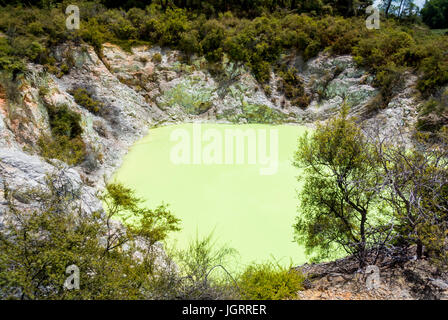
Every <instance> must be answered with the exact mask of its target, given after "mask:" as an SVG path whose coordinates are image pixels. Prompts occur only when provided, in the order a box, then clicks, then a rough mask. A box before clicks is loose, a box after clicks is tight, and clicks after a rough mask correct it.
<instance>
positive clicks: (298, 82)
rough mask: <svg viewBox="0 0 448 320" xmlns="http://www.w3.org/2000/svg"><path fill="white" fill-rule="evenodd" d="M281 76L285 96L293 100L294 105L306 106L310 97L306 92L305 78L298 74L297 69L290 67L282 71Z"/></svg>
mask: <svg viewBox="0 0 448 320" xmlns="http://www.w3.org/2000/svg"><path fill="white" fill-rule="evenodd" d="M279 76H280V77H281V78H282V81H281V86H280V88H282V89H283V91H284V93H285V96H286V97H287V98H289V99H290V100H291V103H292V105H295V106H298V107H300V108H303V109H304V108H306V107H307V106H308V104H309V100H310V98H309V97H308V96H307V95H306V94H305V89H304V87H303V80H302V79H301V78H300V77H299V76H298V75H297V70H296V69H295V68H290V69H288V70H286V71H280V72H279Z"/></svg>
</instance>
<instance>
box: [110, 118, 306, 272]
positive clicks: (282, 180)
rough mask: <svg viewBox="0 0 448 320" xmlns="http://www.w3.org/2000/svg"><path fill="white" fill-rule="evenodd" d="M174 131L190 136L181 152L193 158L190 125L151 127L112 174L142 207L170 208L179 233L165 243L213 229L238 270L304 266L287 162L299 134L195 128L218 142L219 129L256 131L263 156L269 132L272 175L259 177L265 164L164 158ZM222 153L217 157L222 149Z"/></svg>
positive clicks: (286, 129) (293, 129)
mask: <svg viewBox="0 0 448 320" xmlns="http://www.w3.org/2000/svg"><path fill="white" fill-rule="evenodd" d="M179 129H183V130H184V131H182V132H183V133H184V134H185V133H188V134H189V136H191V139H192V140H191V144H190V147H191V148H190V149H189V150H191V159H192V160H193V154H194V152H195V151H194V150H193V149H192V148H193V124H182V125H175V126H166V127H160V128H155V129H151V130H150V131H149V134H148V136H146V137H145V138H143V139H142V140H140V141H139V142H137V143H136V144H135V145H134V146H133V147H132V148H131V150H130V152H129V153H128V154H127V156H126V157H125V159H124V162H123V165H122V166H121V168H120V169H119V170H118V171H117V172H116V174H115V176H114V179H117V180H118V181H120V182H123V183H124V184H125V185H126V186H128V187H131V188H133V189H135V190H136V192H137V195H138V196H140V197H142V198H144V199H146V200H147V201H148V202H147V205H149V206H150V207H152V208H153V207H155V206H157V205H158V204H160V203H162V202H165V203H168V204H170V208H171V210H172V212H173V213H174V214H175V215H176V216H177V217H179V218H180V219H181V220H182V231H181V232H179V233H176V234H173V235H172V237H171V238H170V241H169V243H171V244H172V243H174V242H175V243H176V245H177V247H180V248H183V247H185V246H186V244H187V243H188V241H189V240H191V239H194V238H195V237H196V233H198V234H199V236H201V235H208V234H209V233H210V232H212V231H214V236H215V238H216V239H217V242H218V243H227V244H228V245H229V246H231V247H233V248H235V249H237V250H238V252H239V256H238V257H237V263H238V265H239V266H244V265H246V264H248V263H250V262H251V261H257V262H263V261H266V260H268V259H272V257H274V258H275V259H277V260H279V262H280V263H281V264H283V265H289V263H290V262H291V261H292V263H293V264H294V265H298V264H301V263H304V262H305V256H304V253H303V249H302V248H300V247H299V245H298V244H297V243H295V242H293V228H292V225H293V223H294V218H295V216H296V215H297V213H296V212H297V209H296V208H297V204H298V200H297V191H296V190H297V189H298V187H299V184H298V182H297V179H296V176H297V175H298V173H299V172H298V169H297V168H295V167H293V166H292V157H293V154H294V151H295V149H296V147H297V138H298V136H299V135H301V134H302V133H303V132H304V131H305V130H306V129H305V128H304V127H299V126H290V125H282V126H270V125H222V124H201V125H200V130H201V132H202V133H204V132H208V133H213V134H215V136H216V135H218V136H221V137H222V138H223V140H224V138H225V132H226V131H225V130H226V129H242V130H247V129H251V130H264V132H266V135H267V137H268V138H267V139H268V140H265V139H262V136H257V142H260V141H267V144H266V146H267V150H268V153H267V154H268V155H269V150H270V149H269V148H270V147H271V146H272V144H271V143H270V140H269V137H270V132H272V131H270V130H277V133H278V142H279V144H278V145H279V148H278V169H277V171H276V172H275V173H274V174H270V175H266V174H265V175H261V174H260V168H265V167H267V165H261V164H249V163H247V162H248V161H247V158H246V160H245V161H244V164H208V165H205V164H202V165H201V164H175V163H173V161H172V160H171V158H170V153H171V152H173V148H175V146H179V144H178V143H179V141H178V140H174V141H171V140H170V136H171V135H172V133H173V131H174V130H177V131H176V132H179ZM209 129H215V131H210V130H209ZM253 132H258V131H253ZM275 140H276V139H273V140H272V141H275ZM210 141H215V142H216V141H219V139H218V140H217V139H215V140H209V142H208V144H209V149H210V146H211V145H212V144H210ZM206 146H207V142H203V143H202V147H203V152H205V151H204V150H205V149H207V147H206ZM215 146H216V144H215ZM174 150H175V149H174ZM222 150H223V151H222V152H223V157H224V156H225V153H226V152H225V148H224V147H223V149H222ZM234 150H235V149H234ZM245 150H248V147H247V145H246V148H245ZM257 150H260V149H259V148H258V149H257ZM235 152H236V151H235ZM274 153H275V152H274ZM198 154H199V153H197V155H198ZM218 155H219V154H218ZM246 156H247V154H246ZM197 159H198V158H197ZM197 159H196V161H197ZM199 159H200V158H199ZM223 159H224V161H223V162H225V158H223ZM257 159H258V158H257ZM274 159H275V157H274ZM218 160H219V159H218ZM201 161H203V160H201ZM274 171H275V170H272V172H274ZM272 172H271V173H272Z"/></svg>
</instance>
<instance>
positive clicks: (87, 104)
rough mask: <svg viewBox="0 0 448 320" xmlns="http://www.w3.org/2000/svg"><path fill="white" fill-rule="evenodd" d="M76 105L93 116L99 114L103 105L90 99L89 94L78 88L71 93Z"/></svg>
mask: <svg viewBox="0 0 448 320" xmlns="http://www.w3.org/2000/svg"><path fill="white" fill-rule="evenodd" d="M71 94H72V95H73V98H74V99H75V101H76V103H77V104H79V105H80V106H83V107H84V108H86V109H87V110H89V111H90V112H92V113H93V114H99V113H100V111H101V108H103V103H102V102H100V101H97V100H95V99H93V98H92V96H91V94H90V93H89V92H88V91H87V90H86V89H84V88H78V89H75V90H73V91H72V92H71Z"/></svg>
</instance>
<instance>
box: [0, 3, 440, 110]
mask: <svg viewBox="0 0 448 320" xmlns="http://www.w3.org/2000/svg"><path fill="white" fill-rule="evenodd" d="M433 1H444V0H433ZM368 2H369V1H362V2H361V3H360V2H357V5H359V6H360V8H361V7H364V6H365V5H367V4H368ZM175 3H177V1H175ZM128 5H129V6H130V5H131V4H130V3H128ZM79 6H80V10H81V13H82V16H81V17H82V21H81V29H80V30H77V31H75V32H69V31H68V30H66V29H65V27H64V21H65V16H64V14H63V10H62V9H63V8H62V7H63V6H62V5H61V4H59V5H56V7H53V8H51V9H50V8H47V7H46V6H44V7H43V8H42V9H37V8H24V7H8V8H3V9H0V31H3V32H4V33H5V34H6V37H0V65H1V66H2V67H3V68H4V69H9V70H11V71H14V72H16V73H17V72H21V70H22V69H23V64H22V61H23V59H28V60H32V61H34V62H38V63H42V64H46V65H48V69H49V70H53V72H54V73H55V74H57V75H58V76H61V75H62V74H64V70H60V69H59V68H58V67H56V66H55V65H54V61H52V60H53V59H54V57H52V54H51V50H48V49H47V48H51V46H53V45H55V44H58V43H60V42H63V41H66V40H75V41H80V40H83V41H85V42H87V43H89V44H91V45H92V46H93V47H94V48H95V50H96V52H97V53H98V54H99V55H100V56H101V46H102V44H103V43H104V42H112V43H116V44H118V45H120V46H122V47H123V49H125V50H130V49H131V47H132V46H135V45H138V44H142V43H144V44H150V45H159V46H168V47H171V48H176V49H179V50H182V51H183V52H184V53H185V54H186V55H187V56H189V55H192V54H197V55H204V56H205V57H206V58H207V60H208V61H209V62H210V64H209V66H210V68H212V67H213V66H215V65H216V64H220V63H221V60H222V57H223V55H224V54H227V56H228V57H229V58H230V59H232V60H234V61H236V62H242V63H244V64H245V65H247V66H248V67H249V68H250V69H251V71H252V72H253V73H254V76H255V77H256V79H257V80H258V81H259V82H260V83H263V84H266V83H268V82H269V79H270V73H271V71H272V66H273V65H275V64H277V63H283V62H282V54H283V53H285V52H300V53H301V54H302V55H303V57H304V58H305V60H308V59H311V58H313V57H315V56H316V55H317V54H318V53H319V52H321V51H322V50H327V51H329V52H331V53H335V54H354V55H355V60H356V62H357V63H358V64H359V65H360V66H363V67H365V68H367V69H368V70H369V71H371V72H373V73H375V74H377V75H379V76H380V78H381V79H379V80H378V81H376V82H375V83H376V85H377V86H378V87H379V88H381V90H383V91H384V92H382V96H383V99H384V103H387V102H388V99H389V95H390V92H386V91H387V90H389V91H393V89H390V88H391V86H390V85H389V84H388V83H390V81H389V80H390V79H389V80H386V79H387V78H391V77H392V78H393V77H394V75H396V73H397V72H402V71H403V70H405V69H406V68H415V69H417V71H419V72H421V74H422V77H421V79H420V81H419V85H418V88H419V89H420V91H422V92H423V93H424V94H432V93H433V91H434V90H435V89H437V87H440V86H442V85H444V84H445V83H447V82H448V71H447V70H448V61H447V59H448V58H447V57H446V55H445V54H444V52H445V51H446V49H447V48H446V47H447V41H446V39H445V38H444V37H445V36H444V35H432V34H430V33H427V32H425V31H424V29H422V28H421V27H419V26H412V25H406V24H405V23H404V22H403V24H398V23H396V22H395V21H394V20H392V19H388V20H385V21H382V25H381V29H380V30H375V31H374V32H372V31H370V30H367V29H366V28H365V21H364V18H362V17H345V18H344V17H341V16H330V15H326V14H328V13H333V14H334V13H336V12H339V13H341V14H342V15H343V16H352V15H354V13H355V12H356V10H354V8H353V7H351V6H350V5H348V6H347V4H342V3H339V2H334V1H306V2H305V3H301V2H296V1H291V2H290V6H291V8H297V9H298V10H300V11H298V12H300V14H298V13H295V12H291V11H287V12H286V13H283V14H277V13H272V12H273V11H275V10H273V8H276V7H277V6H278V4H276V3H274V2H271V3H270V5H267V8H266V9H264V10H261V8H263V5H261V3H258V4H252V5H248V4H246V5H244V6H243V7H245V9H244V10H243V11H242V12H241V11H237V12H234V11H233V12H226V13H224V14H217V12H221V9H217V8H220V6H219V5H217V4H212V3H208V2H206V3H203V6H202V7H195V6H185V5H184V4H183V3H182V2H181V3H177V5H176V6H175V7H170V6H168V7H166V8H164V9H163V6H162V10H161V8H160V6H159V5H157V4H155V3H153V4H151V5H149V6H147V7H145V8H144V6H138V7H134V8H130V9H129V10H128V11H124V10H122V9H106V8H104V7H103V6H101V5H99V4H98V3H95V2H90V1H85V2H81V3H80V4H79ZM112 7H114V8H115V7H119V5H118V4H116V5H113V6H112ZM124 7H127V6H124ZM236 7H239V6H238V5H236V4H235V3H233V4H229V5H226V6H225V11H227V10H229V9H231V8H236ZM286 7H288V5H286ZM255 8H257V9H255ZM350 8H351V9H350ZM198 10H199V11H200V10H202V13H204V12H210V14H211V13H213V14H212V16H210V17H208V16H206V15H203V14H202V15H201V14H199V15H198V14H197V13H198ZM252 10H253V11H252ZM341 10H342V11H341ZM361 11H362V10H361ZM361 11H359V12H361ZM248 12H252V13H255V12H257V14H256V15H255V16H252V15H249V16H251V18H250V19H247V18H241V16H242V15H243V16H244V15H245V14H244V13H246V14H247V13H248ZM262 12H263V13H262ZM305 12H309V13H310V14H306V13H305ZM10 26H15V27H14V28H10ZM69 67H70V66H69ZM61 69H64V67H62V68H61ZM439 70H440V72H439ZM389 73H390V74H389ZM392 82H394V81H392ZM298 97H299V98H298V100H297V101H295V102H294V103H295V104H296V105H301V106H306V105H307V98H306V97H305V96H304V95H298Z"/></svg>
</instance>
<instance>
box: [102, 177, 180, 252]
mask: <svg viewBox="0 0 448 320" xmlns="http://www.w3.org/2000/svg"><path fill="white" fill-rule="evenodd" d="M99 198H100V200H101V201H102V202H103V204H104V207H105V210H106V212H107V214H108V215H109V216H110V217H119V218H120V219H121V220H122V221H123V222H124V223H125V224H126V227H127V231H128V232H129V233H131V234H132V235H133V236H135V237H143V238H144V239H148V240H147V241H149V243H150V245H153V244H154V243H156V242H157V241H163V240H165V239H166V237H167V236H168V234H169V233H171V232H174V231H179V230H180V227H179V224H180V220H179V219H177V218H176V217H175V216H174V215H173V214H172V213H171V212H170V211H169V210H168V208H167V206H166V205H160V206H158V207H157V208H155V209H154V210H152V209H148V208H145V207H144V206H143V203H144V201H143V200H142V199H140V198H138V197H136V196H135V193H134V191H133V190H132V189H129V188H126V187H125V186H123V185H122V184H120V183H109V184H107V185H106V190H105V193H104V194H103V195H101V196H100V197H99Z"/></svg>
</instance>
